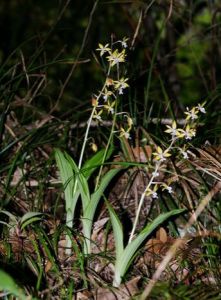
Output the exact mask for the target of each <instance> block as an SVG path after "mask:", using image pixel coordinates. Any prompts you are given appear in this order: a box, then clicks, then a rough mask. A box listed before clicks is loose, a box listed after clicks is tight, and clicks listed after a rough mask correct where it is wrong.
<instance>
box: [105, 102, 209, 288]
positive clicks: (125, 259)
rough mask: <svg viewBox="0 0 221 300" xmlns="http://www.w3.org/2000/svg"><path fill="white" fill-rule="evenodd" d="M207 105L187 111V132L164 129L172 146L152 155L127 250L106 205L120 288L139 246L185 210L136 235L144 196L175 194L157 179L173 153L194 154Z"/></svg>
mask: <svg viewBox="0 0 221 300" xmlns="http://www.w3.org/2000/svg"><path fill="white" fill-rule="evenodd" d="M204 105H205V103H203V104H202V105H200V104H199V105H198V106H197V107H193V108H192V109H191V110H189V109H187V111H186V112H185V114H186V122H185V124H184V129H183V128H177V124H176V122H175V121H174V122H173V123H172V126H169V125H167V129H166V130H165V132H166V133H168V134H170V135H171V139H170V143H169V146H168V147H167V148H166V149H165V150H163V149H162V148H161V147H160V146H158V147H157V149H156V152H154V153H153V166H152V169H153V172H152V176H151V178H150V180H149V182H148V184H147V186H146V188H145V189H144V191H143V193H142V195H141V198H140V201H139V205H138V208H137V211H136V216H135V219H134V223H133V228H132V231H131V233H130V237H129V240H128V244H127V245H126V247H124V244H123V240H124V236H123V227H122V224H121V223H120V220H119V218H118V216H117V215H116V213H115V212H114V210H113V208H111V206H110V205H109V204H108V203H107V206H108V210H109V213H110V217H111V223H112V226H113V231H114V239H115V247H116V262H115V269H114V280H113V285H114V286H115V287H118V286H119V285H120V284H121V281H122V277H123V276H124V275H125V273H126V271H127V269H128V267H129V266H130V264H131V262H132V260H133V258H134V256H135V255H136V252H137V250H138V248H139V246H140V245H141V244H142V242H143V241H144V240H145V239H146V238H147V237H148V235H150V234H151V233H152V231H153V230H154V229H156V227H157V226H159V225H160V224H161V223H163V222H164V221H166V220H167V219H168V218H169V217H171V216H173V215H177V214H180V213H181V212H183V211H184V210H183V209H176V210H171V211H169V212H167V213H162V214H160V215H159V216H158V217H157V218H155V219H154V220H153V221H152V222H151V223H149V224H147V225H146V226H145V228H144V229H143V230H142V231H141V232H140V233H138V234H137V235H136V236H135V232H136V228H137V225H138V221H139V216H140V212H141V208H142V205H143V202H144V199H145V197H146V196H148V197H152V198H153V199H157V198H158V194H157V192H158V190H159V188H161V189H162V190H163V191H164V190H167V192H169V193H172V192H173V189H172V186H171V185H170V183H168V182H161V181H158V180H157V177H159V175H160V172H161V173H162V172H164V169H163V162H165V161H166V159H167V158H168V157H170V156H171V155H172V151H173V152H174V154H175V155H178V156H179V155H180V153H181V154H182V156H183V159H187V158H188V154H190V153H191V152H190V151H189V150H188V146H189V145H188V144H187V142H188V141H189V140H191V139H192V138H193V137H194V136H195V135H196V127H197V124H196V121H195V120H196V119H198V115H199V113H200V112H201V113H205V112H206V111H205V108H204ZM180 140H181V141H182V140H183V141H184V142H183V144H181V143H180ZM177 141H179V144H178V146H176V142H177Z"/></svg>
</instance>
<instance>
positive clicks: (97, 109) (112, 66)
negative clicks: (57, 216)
mask: <svg viewBox="0 0 221 300" xmlns="http://www.w3.org/2000/svg"><path fill="white" fill-rule="evenodd" d="M126 42H127V39H126V38H124V39H123V40H122V41H116V42H114V43H112V45H111V46H110V47H109V44H106V45H105V46H103V45H102V44H99V48H98V49H97V50H98V51H99V52H100V57H101V58H102V59H103V57H105V61H106V62H107V63H108V67H107V73H106V78H105V83H104V85H103V87H102V89H101V91H99V93H98V95H94V96H93V97H92V111H91V114H90V117H89V119H88V122H87V128H86V131H85V136H84V140H83V144H82V148H81V153H80V156H79V161H78V164H77V163H75V161H74V160H73V159H72V158H71V157H70V156H69V155H68V154H67V153H64V154H63V153H62V152H61V151H60V150H59V149H55V158H56V162H57V166H58V168H59V171H60V177H61V181H62V184H63V186H64V194H65V206H66V225H67V226H68V227H69V228H72V226H73V218H74V215H75V207H76V204H77V201H78V199H79V196H80V195H81V201H82V217H81V220H82V225H83V234H84V238H85V244H84V253H85V254H88V253H90V248H91V247H90V238H91V229H92V224H93V218H94V214H95V211H96V207H97V205H98V203H99V201H100V198H101V196H102V194H103V192H104V190H105V189H106V187H107V186H108V184H109V182H110V181H111V180H112V178H113V177H114V176H115V175H116V174H117V173H118V172H119V169H118V170H117V169H115V170H110V171H108V172H107V173H106V174H105V175H102V171H103V165H104V162H105V160H106V159H107V158H108V157H109V156H110V153H111V151H112V146H111V145H112V140H113V136H114V133H116V132H119V135H120V137H123V136H125V137H126V138H129V136H130V135H129V132H130V130H131V127H132V120H131V118H130V117H129V116H128V114H126V113H122V112H120V113H118V112H117V108H118V104H119V96H120V95H122V94H123V93H124V90H125V89H126V88H127V87H128V84H127V81H128V79H127V78H124V77H123V76H120V69H119V65H120V64H121V63H123V62H125V58H126V53H125V48H126V47H127V43H126ZM118 44H119V45H120V47H121V48H122V49H121V50H119V49H118V48H117V49H114V47H115V46H116V45H118ZM111 72H112V73H113V76H116V79H113V78H111V77H110V76H111V74H112V73H111ZM122 115H123V116H125V117H126V119H127V125H126V128H125V127H124V126H123V125H122V126H120V129H119V130H118V129H117V130H116V127H117V124H116V119H117V117H118V116H122ZM109 116H112V127H111V132H110V135H109V138H108V142H107V145H106V148H105V149H104V150H100V151H99V152H98V153H97V154H95V155H94V156H93V157H92V158H91V159H89V160H88V161H87V162H86V163H85V164H84V165H83V167H82V163H83V157H84V153H85V149H86V146H87V144H88V140H89V131H90V127H91V123H92V121H93V120H94V121H95V122H97V125H99V124H100V123H102V122H103V118H109ZM92 149H94V150H95V151H96V150H97V145H96V144H95V143H92ZM98 166H99V172H98V176H97V178H96V184H95V189H94V192H90V191H89V187H88V180H89V177H90V175H91V173H92V172H93V171H94V170H95V169H96V168H97V167H98ZM101 176H103V178H101ZM70 251H71V240H70V237H69V236H68V235H67V254H68V253H69V254H70Z"/></svg>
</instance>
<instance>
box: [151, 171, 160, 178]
mask: <svg viewBox="0 0 221 300" xmlns="http://www.w3.org/2000/svg"><path fill="white" fill-rule="evenodd" d="M152 175H153V177H158V176H159V175H160V173H159V172H157V171H154V172H153V173H152Z"/></svg>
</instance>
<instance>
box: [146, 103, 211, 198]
mask: <svg viewBox="0 0 221 300" xmlns="http://www.w3.org/2000/svg"><path fill="white" fill-rule="evenodd" d="M204 106H205V102H204V103H202V104H198V105H197V106H195V107H193V108H192V109H189V108H187V110H186V112H185V113H184V114H185V115H186V117H185V124H184V126H183V128H178V127H177V123H176V121H173V122H172V124H171V126H169V125H166V127H167V129H166V130H165V132H166V133H168V134H170V135H171V140H170V141H171V143H170V145H169V146H168V147H167V148H166V149H165V150H163V149H162V148H161V147H160V146H157V147H156V151H155V152H153V154H152V155H153V161H154V162H155V165H154V166H153V168H154V171H153V172H152V177H151V179H150V181H149V184H148V185H147V187H146V189H145V195H146V196H149V197H152V198H155V199H156V198H158V194H157V191H158V190H159V188H161V189H162V191H164V190H166V191H167V192H168V193H170V194H171V193H172V192H173V189H172V187H171V186H170V185H169V184H166V183H162V182H156V181H154V180H155V179H156V178H157V177H159V175H160V171H161V173H162V172H163V171H162V170H161V167H162V165H163V163H164V162H165V161H166V160H167V159H168V157H170V156H171V155H172V153H174V152H175V151H178V154H181V155H182V158H183V159H188V158H189V155H193V153H191V151H189V150H188V144H187V142H188V141H189V140H191V139H192V138H193V137H195V135H196V127H197V124H196V120H197V119H198V118H199V115H200V113H203V114H205V113H206V110H205V108H204ZM177 140H183V141H184V143H183V146H182V147H180V144H182V143H180V142H179V146H176V144H175V142H176V141H177Z"/></svg>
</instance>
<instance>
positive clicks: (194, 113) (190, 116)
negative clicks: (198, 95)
mask: <svg viewBox="0 0 221 300" xmlns="http://www.w3.org/2000/svg"><path fill="white" fill-rule="evenodd" d="M186 110H187V111H186V112H185V114H186V115H187V117H186V119H187V120H189V119H191V120H196V119H198V116H197V114H198V112H199V111H198V110H197V108H196V107H193V108H192V109H191V110H189V108H188V107H187V109H186Z"/></svg>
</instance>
